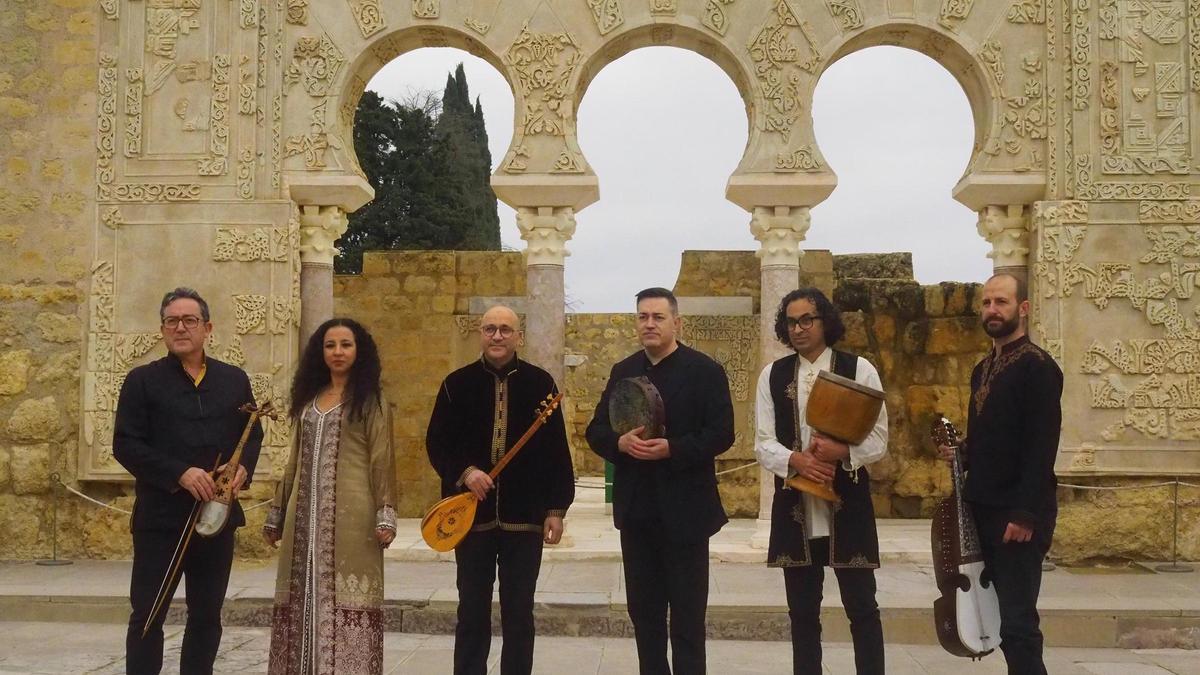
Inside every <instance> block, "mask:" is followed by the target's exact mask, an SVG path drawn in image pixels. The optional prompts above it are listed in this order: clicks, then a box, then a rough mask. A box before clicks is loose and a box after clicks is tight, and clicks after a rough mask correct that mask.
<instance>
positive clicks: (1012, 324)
mask: <svg viewBox="0 0 1200 675" xmlns="http://www.w3.org/2000/svg"><path fill="white" fill-rule="evenodd" d="M1020 326H1021V316H1020V315H1019V314H1017V315H1014V316H1013V318H1011V319H1004V320H1001V321H1000V323H999V324H995V323H992V322H990V321H984V322H983V332H985V333H987V334H988V337H990V338H993V339H996V340H999V339H1000V338H1006V337H1008V336H1009V335H1012V334H1013V331H1015V330H1017V328H1019V327H1020Z"/></svg>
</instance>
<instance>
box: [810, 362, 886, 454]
mask: <svg viewBox="0 0 1200 675" xmlns="http://www.w3.org/2000/svg"><path fill="white" fill-rule="evenodd" d="M882 407H883V392H882V391H879V390H878V389H872V388H871V387H868V386H865V385H861V384H859V383H857V382H855V381H854V380H851V379H849V378H845V377H842V376H841V375H835V374H833V373H831V372H829V371H826V370H822V371H821V372H819V373H817V381H816V382H814V383H813V388H812V392H811V393H810V394H809V395H808V406H807V407H806V408H805V409H804V418H805V421H806V422H807V423H808V426H810V427H812V428H813V429H816V430H817V431H819V432H821V433H823V434H825V435H826V436H831V437H833V438H836V439H837V440H839V441H842V442H843V443H848V444H850V445H858V444H859V443H862V442H863V441H864V440H866V438H867V436H868V435H870V433H871V430H872V429H874V428H875V420H877V419H878V418H879V409H880V408H882Z"/></svg>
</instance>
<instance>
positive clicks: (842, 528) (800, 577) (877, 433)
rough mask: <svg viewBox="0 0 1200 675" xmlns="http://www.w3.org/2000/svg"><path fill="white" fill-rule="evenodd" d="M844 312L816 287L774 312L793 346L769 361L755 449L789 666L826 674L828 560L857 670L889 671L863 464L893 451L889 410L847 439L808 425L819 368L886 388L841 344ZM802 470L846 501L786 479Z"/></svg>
mask: <svg viewBox="0 0 1200 675" xmlns="http://www.w3.org/2000/svg"><path fill="white" fill-rule="evenodd" d="M845 332H846V331H845V326H844V325H843V323H842V317H841V312H839V311H838V309H837V307H835V306H834V304H833V303H832V302H830V301H829V299H828V298H827V297H826V296H825V294H824V293H822V292H821V291H820V290H818V289H816V288H801V289H797V290H795V291H792V292H791V293H788V294H787V295H785V296H784V297H783V300H782V301H781V302H780V303H779V309H778V311H777V312H776V314H775V336H776V337H777V338H778V339H779V341H780V342H782V343H783V344H785V345H787V346H789V347H791V348H792V349H793V350H795V353H794V354H791V355H790V356H785V357H783V358H781V359H778V360H777V361H775V362H774V363H771V364H769V365H767V367H765V368H763V371H762V374H761V375H760V376H759V378H758V387H757V389H756V394H755V417H756V430H755V438H754V452H755V455H756V456H757V457H758V462H759V464H760V465H761V466H762V467H763V468H764V469H766V470H768V471H770V472H771V473H773V474H775V498H774V501H773V502H772V505H771V538H770V542H769V544H768V550H767V564H768V565H769V566H771V567H779V568H781V569H782V570H783V585H784V590H785V591H786V593H787V603H788V617H789V619H790V620H791V629H792V670H793V672H794V673H796V674H797V675H810V674H816V673H821V672H823V671H822V669H821V668H822V666H821V595H822V586H823V583H824V580H825V567H826V566H829V567H832V568H833V572H834V575H835V576H836V577H837V581H838V590H839V592H840V594H841V597H842V606H843V607H845V609H846V617H847V618H848V619H849V620H850V634H851V637H852V638H853V640H854V664H855V670H856V672H857V673H858V674H859V675H883V672H884V650H883V626H882V624H881V622H880V618H879V604H878V602H876V600H875V589H876V586H875V568H877V567H879V536H878V533H877V531H876V528H875V511H874V507H873V505H872V503H871V477H870V476H869V475H868V474H867V470H866V468H865V467H866V466H867V465H869V464H873V463H874V462H877V461H879V460H880V459H882V458H883V457H884V455H886V454H887V446H888V421H887V408H880V410H879V414H878V415H877V416H876V419H875V424H874V426H873V428H872V429H871V432H870V434H868V436H867V437H866V438H865V439H863V441H862V443H860V444H857V445H848V444H846V443H843V442H840V441H838V440H836V439H833V438H830V437H828V436H825V435H823V434H821V433H820V432H817V431H816V430H814V429H813V428H812V427H810V426H809V425H808V420H807V419H806V416H805V408H806V407H807V405H808V398H809V395H810V393H811V392H812V389H813V384H814V383H815V382H816V379H817V375H818V373H820V372H821V371H829V372H832V373H833V374H835V375H840V376H842V377H846V378H849V379H851V380H854V381H855V382H857V383H858V384H861V385H863V386H865V387H870V388H872V389H877V390H882V389H883V385H882V384H881V383H880V380H879V373H878V371H876V370H875V366H873V365H871V362H870V361H867V360H866V359H864V358H862V357H859V356H855V355H854V354H850V353H848V352H843V351H841V350H840V349H835V348H834V346H833V345H835V344H836V343H837V342H838V340H840V339H841V337H842V335H843V334H844V333H845ZM793 476H799V477H801V478H806V479H808V480H811V481H816V482H822V483H826V484H831V485H832V486H833V489H834V491H835V492H836V493H837V494H838V496H839V497H840V498H841V500H842V504H841V506H833V505H832V504H830V503H829V502H827V501H825V500H823V499H820V498H818V497H814V496H813V495H810V494H808V493H807V492H800V491H798V490H794V489H792V488H790V487H788V486H787V485H785V484H784V479H785V478H791V477H793Z"/></svg>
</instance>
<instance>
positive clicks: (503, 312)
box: [479, 305, 521, 330]
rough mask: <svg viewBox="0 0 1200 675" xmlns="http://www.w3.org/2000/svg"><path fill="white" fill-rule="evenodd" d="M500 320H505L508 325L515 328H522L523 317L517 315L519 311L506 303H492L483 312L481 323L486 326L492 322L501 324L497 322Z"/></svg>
mask: <svg viewBox="0 0 1200 675" xmlns="http://www.w3.org/2000/svg"><path fill="white" fill-rule="evenodd" d="M500 320H503V322H504V323H505V324H506V325H508V326H510V327H512V328H513V329H516V330H520V328H521V318H520V317H519V316H517V313H516V312H514V311H513V310H512V308H511V307H506V306H504V305H492V307H491V308H490V309H488V311H486V312H484V313H483V318H481V319H480V320H479V325H480V326H486V325H488V323H489V322H491V323H494V324H495V325H497V326H498V325H500V324H499V323H496V322H498V321H500Z"/></svg>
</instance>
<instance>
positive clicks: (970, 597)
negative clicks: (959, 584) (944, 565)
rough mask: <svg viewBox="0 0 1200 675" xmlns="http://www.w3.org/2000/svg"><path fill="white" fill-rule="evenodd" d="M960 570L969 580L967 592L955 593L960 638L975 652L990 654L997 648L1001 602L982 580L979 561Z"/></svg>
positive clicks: (967, 564)
mask: <svg viewBox="0 0 1200 675" xmlns="http://www.w3.org/2000/svg"><path fill="white" fill-rule="evenodd" d="M959 571H960V572H961V573H962V574H963V575H965V576H966V577H967V579H969V580H970V586H969V587H968V588H967V590H965V591H964V590H962V589H959V590H957V591H956V592H955V593H954V601H955V605H956V606H957V608H958V611H957V612H955V616H956V617H957V619H958V635H959V638H960V639H961V640H962V642H963V644H964V645H965V646H967V647H969V648H971V649H972V650H973V651H975V652H976V653H979V654H984V653H987V652H990V651H992V650H993V649H995V648H996V647H999V646H1000V601H999V600H998V599H997V597H996V587H995V586H994V585H992V584H991V583H988V582H986V581H983V580H982V576H983V563H982V562H973V563H966V564H964V565H962V566H961V567H960V568H959Z"/></svg>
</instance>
